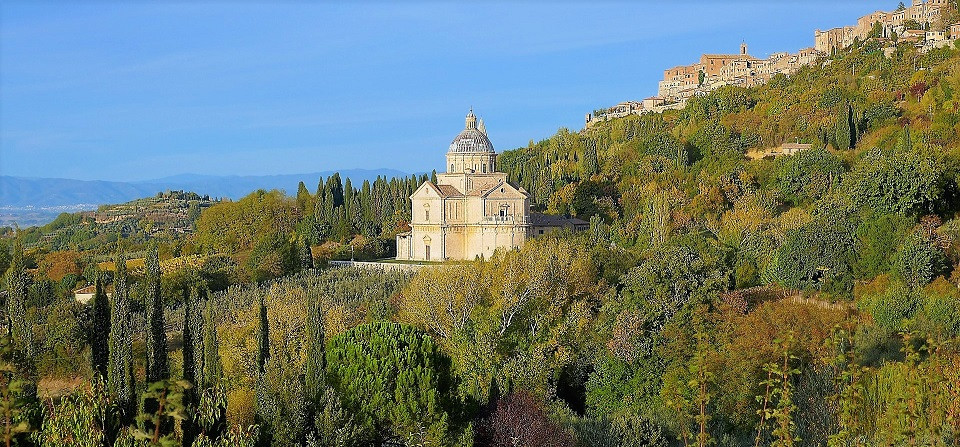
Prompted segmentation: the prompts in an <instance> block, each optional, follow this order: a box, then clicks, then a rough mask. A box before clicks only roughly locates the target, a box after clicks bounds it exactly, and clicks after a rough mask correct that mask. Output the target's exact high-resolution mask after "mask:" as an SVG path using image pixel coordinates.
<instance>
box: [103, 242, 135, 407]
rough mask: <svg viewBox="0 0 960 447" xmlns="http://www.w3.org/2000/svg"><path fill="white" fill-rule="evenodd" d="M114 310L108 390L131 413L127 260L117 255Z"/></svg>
mask: <svg viewBox="0 0 960 447" xmlns="http://www.w3.org/2000/svg"><path fill="white" fill-rule="evenodd" d="M114 263H115V264H116V275H115V277H114V280H113V283H114V292H113V308H112V313H111V314H110V322H111V324H110V362H109V365H108V370H107V390H108V391H109V392H110V394H111V395H112V396H114V397H115V398H116V399H117V403H118V406H119V407H120V408H121V409H123V411H125V412H126V414H132V413H131V412H132V410H133V403H134V399H133V358H132V356H133V353H132V349H133V347H132V340H131V337H130V300H129V297H128V295H127V260H126V258H125V257H124V256H123V254H119V255H117V257H116V260H115V261H114Z"/></svg>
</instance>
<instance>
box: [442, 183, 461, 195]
mask: <svg viewBox="0 0 960 447" xmlns="http://www.w3.org/2000/svg"><path fill="white" fill-rule="evenodd" d="M437 189H438V190H439V191H440V195H442V196H443V197H463V193H462V192H460V191H459V190H458V189H457V188H454V187H453V185H437Z"/></svg>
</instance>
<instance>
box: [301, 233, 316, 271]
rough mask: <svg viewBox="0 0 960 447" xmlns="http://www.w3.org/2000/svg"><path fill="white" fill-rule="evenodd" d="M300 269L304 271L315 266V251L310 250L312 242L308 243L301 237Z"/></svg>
mask: <svg viewBox="0 0 960 447" xmlns="http://www.w3.org/2000/svg"><path fill="white" fill-rule="evenodd" d="M299 239H300V267H301V268H303V269H304V270H309V269H312V268H313V267H314V266H313V250H311V249H310V242H309V241H307V238H305V237H303V236H300V238H299Z"/></svg>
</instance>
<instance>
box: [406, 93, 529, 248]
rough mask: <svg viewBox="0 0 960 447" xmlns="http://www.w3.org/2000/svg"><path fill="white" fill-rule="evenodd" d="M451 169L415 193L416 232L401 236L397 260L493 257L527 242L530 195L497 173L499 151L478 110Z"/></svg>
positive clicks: (452, 153) (453, 153)
mask: <svg viewBox="0 0 960 447" xmlns="http://www.w3.org/2000/svg"><path fill="white" fill-rule="evenodd" d="M446 167H447V172H446V173H443V174H437V183H436V184H433V183H432V182H430V181H426V182H424V183H423V184H422V185H420V187H419V188H417V190H416V191H415V192H414V193H413V195H412V196H410V199H411V201H412V202H413V209H412V210H411V211H412V212H411V214H410V216H411V219H410V228H411V230H410V231H408V232H405V233H400V234H398V235H397V259H399V260H413V261H446V260H469V259H475V258H477V257H484V258H489V257H490V256H491V255H493V252H494V251H495V250H496V249H498V248H506V249H513V248H518V247H520V246H521V245H523V243H524V241H526V239H527V237H528V236H529V233H530V231H531V222H530V195H529V194H528V193H527V191H525V190H524V189H523V188H520V187H518V186H514V185H512V184H510V183H509V182H507V174H506V173H503V172H497V153H496V152H495V151H494V149H493V144H492V143H490V139H489V138H488V137H487V130H486V128H485V127H484V124H483V120H477V117H476V115H474V114H473V110H470V113H468V114H467V119H466V125H465V126H464V129H463V131H462V132H460V134H459V135H457V137H456V138H454V140H453V142H452V143H450V149H449V150H448V151H447V164H446Z"/></svg>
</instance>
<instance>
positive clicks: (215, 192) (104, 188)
mask: <svg viewBox="0 0 960 447" xmlns="http://www.w3.org/2000/svg"><path fill="white" fill-rule="evenodd" d="M334 172H339V173H340V177H341V178H343V179H344V180H346V179H347V178H350V179H351V181H352V182H353V184H354V187H357V188H359V187H360V184H361V183H363V181H364V180H370V181H373V180H375V179H376V178H377V177H378V176H385V177H387V178H390V177H396V176H406V175H408V174H407V173H405V172H401V171H397V170H393V169H346V170H342V171H323V172H314V173H309V174H286V175H250V176H238V175H231V176H215V175H200V174H180V175H175V176H171V177H163V178H158V179H152V180H143V181H135V182H110V181H102V180H72V179H61V178H32V177H13V176H7V175H3V176H0V220H2V221H3V222H2V223H3V224H9V223H12V222H16V223H18V224H19V225H33V224H37V223H38V222H42V221H43V220H47V219H46V218H45V217H41V218H31V219H29V221H30V222H29V223H28V222H26V221H27V220H28V219H17V217H16V216H21V215H28V214H29V215H31V216H37V215H52V216H53V217H56V214H58V213H59V212H62V211H79V210H83V209H95V208H96V207H97V206H99V205H103V204H111V203H123V202H128V201H131V200H134V199H138V198H141V197H149V196H153V195H156V194H157V193H158V192H161V191H167V190H184V191H193V192H196V193H197V194H200V195H209V196H210V197H227V198H230V199H239V198H241V197H243V196H245V195H247V194H249V193H251V192H253V191H255V190H257V189H268V190H269V189H282V190H285V191H286V192H287V194H291V195H293V194H296V192H297V185H298V184H299V182H301V181H302V182H304V183H305V184H306V185H307V188H308V189H309V190H310V192H314V191H315V190H316V189H317V184H318V183H319V182H320V179H321V178H324V179H325V178H326V177H329V176H331V175H333V173H334ZM50 219H52V217H51V218H50ZM21 220H24V221H23V222H21Z"/></svg>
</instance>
